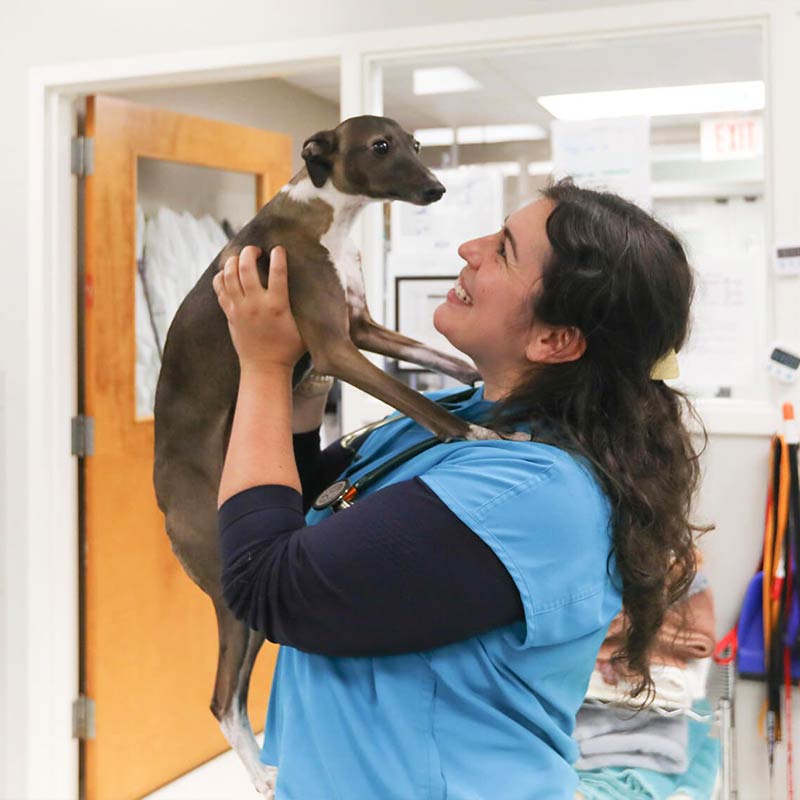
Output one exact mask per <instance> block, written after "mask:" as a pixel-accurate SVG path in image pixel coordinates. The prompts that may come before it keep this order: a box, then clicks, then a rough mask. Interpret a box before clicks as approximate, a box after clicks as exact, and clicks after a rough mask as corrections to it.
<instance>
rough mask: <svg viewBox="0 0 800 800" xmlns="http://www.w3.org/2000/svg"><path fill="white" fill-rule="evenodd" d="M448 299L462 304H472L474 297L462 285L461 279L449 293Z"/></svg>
mask: <svg viewBox="0 0 800 800" xmlns="http://www.w3.org/2000/svg"><path fill="white" fill-rule="evenodd" d="M447 300H448V301H449V302H450V303H455V304H456V305H460V306H471V305H472V303H473V300H472V298H471V297H470V296H469V295H468V294H467V290H466V289H465V288H464V287H463V286H462V284H461V280H460V279H459V280H457V281H456V285H455V286H454V287H453V288H452V289H451V290H450V291H449V292H448V293H447Z"/></svg>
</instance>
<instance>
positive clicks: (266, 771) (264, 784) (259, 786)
mask: <svg viewBox="0 0 800 800" xmlns="http://www.w3.org/2000/svg"><path fill="white" fill-rule="evenodd" d="M277 780H278V768H277V767H272V766H270V765H268V764H263V765H262V768H261V769H260V770H259V772H258V775H255V776H254V777H253V783H254V784H255V787H256V791H257V792H258V793H259V794H260V795H261V797H263V798H264V800H275V783H276V781H277Z"/></svg>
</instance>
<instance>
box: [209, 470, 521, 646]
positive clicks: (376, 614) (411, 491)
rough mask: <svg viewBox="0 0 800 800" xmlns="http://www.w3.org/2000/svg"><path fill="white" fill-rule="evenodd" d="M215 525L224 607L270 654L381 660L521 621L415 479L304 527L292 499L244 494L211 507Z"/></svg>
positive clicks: (448, 514)
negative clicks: (273, 646)
mask: <svg viewBox="0 0 800 800" xmlns="http://www.w3.org/2000/svg"><path fill="white" fill-rule="evenodd" d="M219 525H220V531H221V536H222V555H223V572H222V586H223V595H224V597H225V601H226V603H227V604H228V606H229V607H230V608H231V610H232V611H233V613H234V614H235V615H236V616H237V617H238V618H239V619H241V620H243V621H245V622H246V623H247V624H248V625H249V626H250V627H251V628H254V629H256V630H259V631H261V632H262V633H263V634H264V635H265V636H266V637H267V638H268V639H269V640H270V641H273V642H277V643H279V644H287V645H290V646H292V647H296V648H298V649H300V650H306V651H308V652H313V653H322V654H324V655H331V656H369V655H372V656H375V655H388V654H392V653H403V652H414V651H418V650H428V649H431V648H434V647H440V646H442V645H446V644H450V643H451V642H455V641H460V640H463V639H468V638H470V637H472V636H475V635H477V634H479V633H483V632H484V631H487V630H491V629H493V628H498V627H501V626H503V625H507V624H509V623H511V622H514V621H516V620H521V619H522V618H523V612H522V602H521V600H520V596H519V592H518V590H517V588H516V584H515V583H514V581H513V579H512V578H511V576H510V575H509V573H508V571H507V570H506V568H505V567H504V566H503V564H502V563H501V561H500V560H499V559H498V558H497V556H496V555H495V554H494V552H493V551H492V550H491V548H490V547H489V546H488V545H486V544H485V543H484V542H483V540H482V539H480V538H479V537H478V536H477V535H476V534H475V533H474V532H473V531H472V530H471V529H470V528H468V527H467V526H466V525H465V524H464V523H463V522H462V521H461V520H460V519H459V518H458V517H457V516H456V515H455V514H454V513H453V512H452V511H451V510H450V509H449V508H448V507H447V506H446V505H445V504H444V503H443V502H442V501H441V500H440V499H439V497H437V496H436V495H435V494H434V493H433V492H432V491H431V490H430V489H429V488H428V487H427V486H426V485H425V484H424V483H423V482H422V481H420V480H419V479H414V480H409V481H402V482H400V483H397V484H394V485H392V486H389V487H387V488H385V489H382V490H380V491H379V492H376V493H375V494H372V495H369V496H367V497H365V498H364V499H362V500H360V501H359V502H357V503H356V504H355V505H353V506H352V507H351V508H349V509H347V510H345V511H341V512H339V513H337V514H333V515H332V516H329V517H327V518H326V519H324V520H322V521H321V522H319V523H317V524H316V525H313V526H306V525H305V523H304V520H303V513H302V510H301V500H300V496H299V495H298V493H297V492H295V491H293V490H291V489H289V488H287V487H285V486H256V487H253V488H251V489H248V490H247V491H246V492H242V493H240V494H238V495H236V496H235V497H232V498H231V499H230V500H229V501H228V502H227V503H225V504H224V505H223V506H222V508H220V511H219Z"/></svg>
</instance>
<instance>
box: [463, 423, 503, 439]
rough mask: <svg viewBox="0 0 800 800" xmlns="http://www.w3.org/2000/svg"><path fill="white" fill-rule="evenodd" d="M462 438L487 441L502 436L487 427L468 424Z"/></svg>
mask: <svg viewBox="0 0 800 800" xmlns="http://www.w3.org/2000/svg"><path fill="white" fill-rule="evenodd" d="M464 438H465V439H466V440H467V441H468V442H488V441H491V440H494V439H500V438H502V437H501V436H500V434H499V433H496V432H495V431H491V430H489V428H482V427H481V426H480V425H469V427H468V428H467V434H466V436H465V437H464Z"/></svg>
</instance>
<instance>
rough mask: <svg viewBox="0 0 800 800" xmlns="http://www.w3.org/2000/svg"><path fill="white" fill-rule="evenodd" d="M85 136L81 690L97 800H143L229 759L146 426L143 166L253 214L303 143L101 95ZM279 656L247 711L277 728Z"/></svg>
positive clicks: (198, 614) (86, 763)
mask: <svg viewBox="0 0 800 800" xmlns="http://www.w3.org/2000/svg"><path fill="white" fill-rule="evenodd" d="M86 135H87V136H88V137H91V138H92V139H93V140H94V169H93V173H92V174H91V175H90V176H87V178H86V195H85V196H86V206H85V236H86V240H85V241H86V250H85V253H86V270H85V280H86V285H85V326H84V330H85V337H84V341H85V360H84V364H85V368H84V381H85V411H84V413H86V414H87V415H89V416H91V417H93V418H94V425H95V435H94V454H93V455H91V456H89V457H87V458H86V460H85V465H84V466H85V489H84V496H85V504H84V517H83V519H84V525H85V543H86V547H85V550H84V558H85V563H84V576H85V577H84V581H83V585H82V591H83V598H82V600H83V603H84V610H85V612H84V623H85V627H84V637H83V638H84V648H83V654H82V655H83V658H84V662H83V665H82V666H83V670H82V672H83V675H84V676H85V677H84V682H85V686H84V687H82V689H83V691H84V692H85V693H86V694H87V695H88V696H89V697H90V698H91V699H92V700H94V702H95V737H94V738H93V739H91V740H89V741H88V742H86V743H85V745H84V747H83V748H82V750H83V752H82V756H83V760H82V777H83V785H84V787H85V795H86V797H87V798H88V800H116V799H117V798H136V797H142V796H143V795H145V794H147V793H148V792H150V791H152V790H153V789H155V788H157V787H159V786H162V785H164V784H165V783H168V782H169V781H171V780H173V779H174V778H176V777H178V776H179V775H181V774H183V773H185V772H187V771H189V770H191V769H192V768H194V767H195V766H197V765H198V764H201V763H203V762H204V761H207V760H208V759H210V758H211V757H213V756H215V755H216V754H218V753H220V752H222V751H223V750H225V749H226V748H227V743H226V742H225V740H224V738H223V736H222V734H221V733H220V731H219V727H218V725H217V722H216V720H215V719H214V717H213V716H212V714H211V712H210V711H209V701H210V699H211V693H212V689H213V682H214V673H215V668H216V660H217V632H216V618H215V615H214V612H213V608H212V605H211V602H210V600H209V599H208V597H207V596H206V595H205V594H204V593H203V592H202V591H201V590H200V589H199V588H197V586H195V584H194V583H192V581H191V580H190V579H189V578H188V577H187V575H186V574H185V573H184V571H183V569H182V567H181V566H180V564H179V563H178V561H177V560H176V558H175V557H174V556H173V554H172V551H171V549H170V544H169V540H168V538H167V535H166V532H165V529H164V518H163V516H162V514H161V512H160V511H159V510H158V507H157V505H156V500H155V493H154V490H153V483H152V472H153V420H152V418H149V419H137V417H136V399H135V398H136V394H135V384H134V381H135V358H136V349H135V348H136V342H135V276H136V257H135V205H136V179H137V158H138V157H148V158H155V159H161V160H164V161H175V162H183V163H186V164H195V165H202V166H206V167H212V168H217V169H223V170H229V171H236V172H244V173H251V174H253V175H254V176H255V181H254V183H255V186H256V191H255V195H256V196H255V197H254V212H255V209H257V208H259V207H260V206H261V205H263V204H264V203H265V202H266V201H267V200H268V199H269V198H270V197H271V196H272V195H273V194H275V192H277V190H278V189H279V188H280V187H281V186H282V185H283V184H285V183H286V181H287V180H288V179H289V177H290V164H291V154H290V147H291V144H290V140H289V138H288V137H286V136H283V135H280V134H276V133H271V132H268V131H262V130H257V129H254V128H246V127H242V126H239V125H231V124H227V123H223V122H216V121H211V120H206V119H201V118H199V117H191V116H186V115H183V114H175V113H171V112H167V111H160V110H155V109H150V108H145V107H142V106H139V105H136V104H132V103H129V102H125V101H121V100H118V99H114V98H109V97H100V96H98V97H90V98H89V99H88V104H87V116H86ZM276 654H277V647H275V646H272V645H270V644H269V643H266V644H265V646H264V648H263V650H262V652H261V656H260V657H259V660H258V663H257V664H256V668H255V672H254V675H253V679H252V682H251V687H252V689H251V692H250V705H249V712H250V717H251V720H252V721H253V726H254V727H255V728H257V729H260V728H261V727H262V726H263V720H264V714H265V709H266V703H267V699H268V696H267V692H268V688H269V685H270V682H271V677H272V670H273V668H274V664H275V657H276Z"/></svg>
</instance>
